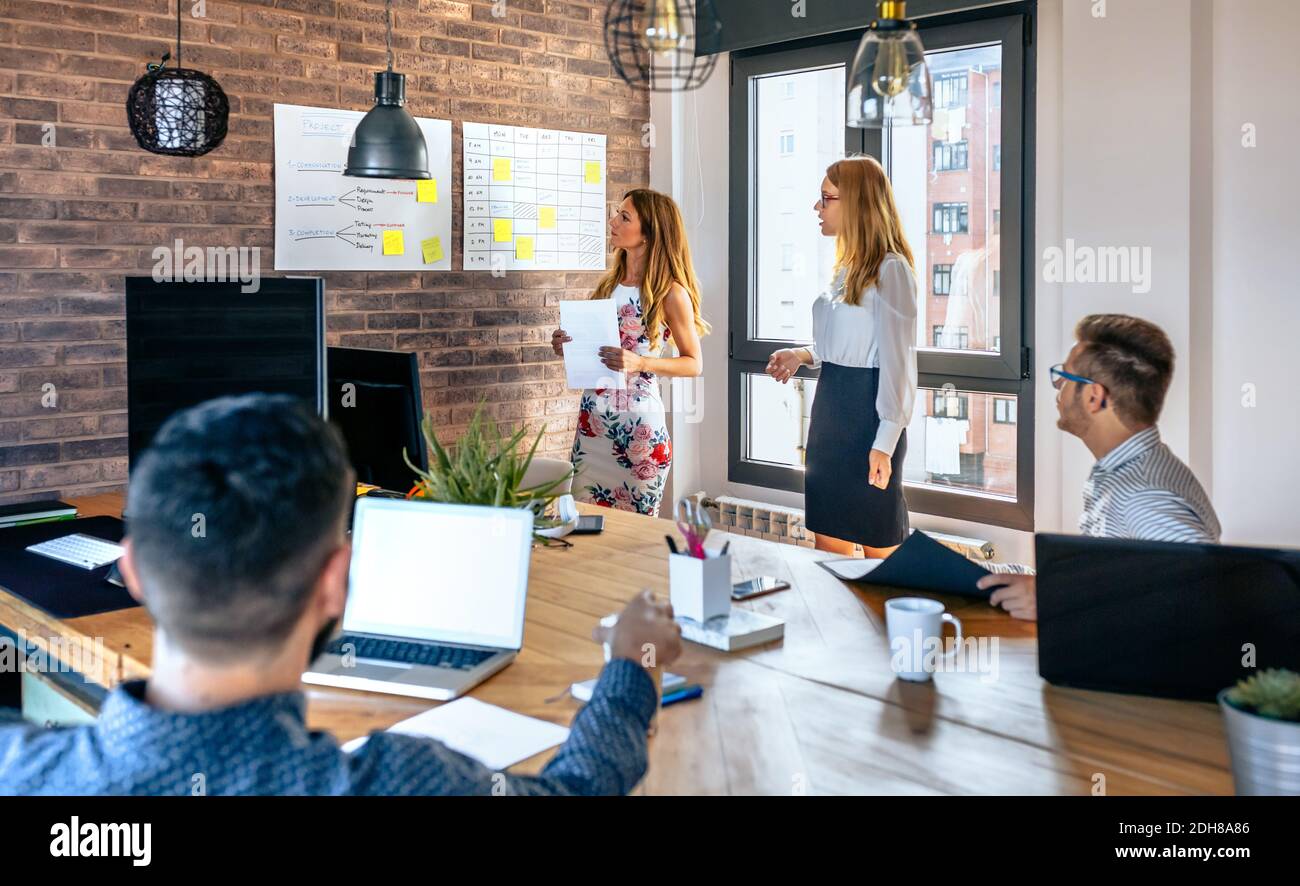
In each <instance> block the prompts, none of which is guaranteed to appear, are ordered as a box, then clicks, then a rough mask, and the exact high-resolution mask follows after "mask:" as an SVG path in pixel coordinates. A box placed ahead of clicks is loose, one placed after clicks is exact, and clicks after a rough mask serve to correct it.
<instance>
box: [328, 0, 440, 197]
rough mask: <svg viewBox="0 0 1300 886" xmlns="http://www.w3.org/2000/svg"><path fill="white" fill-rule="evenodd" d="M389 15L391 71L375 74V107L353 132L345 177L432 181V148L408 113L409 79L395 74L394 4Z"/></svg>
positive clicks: (390, 3) (388, 8)
mask: <svg viewBox="0 0 1300 886" xmlns="http://www.w3.org/2000/svg"><path fill="white" fill-rule="evenodd" d="M384 5H385V9H386V11H387V13H388V70H386V71H376V72H375V106H374V107H373V108H371V109H370V110H369V112H367V113H366V116H364V117H362V118H361V122H359V123H357V128H356V129H355V130H353V132H352V144H351V145H350V146H349V147H348V165H347V168H346V169H344V170H343V174H344V175H353V176H358V177H360V178H431V177H432V176H430V175H429V146H428V145H426V144H425V142H424V133H423V132H421V131H420V124H418V123H416V122H415V118H414V117H412V116H411V112H410V111H408V110H406V107H405V105H406V75H405V74H398V73H396V72H395V71H394V70H393V0H387V2H386V3H385V4H384Z"/></svg>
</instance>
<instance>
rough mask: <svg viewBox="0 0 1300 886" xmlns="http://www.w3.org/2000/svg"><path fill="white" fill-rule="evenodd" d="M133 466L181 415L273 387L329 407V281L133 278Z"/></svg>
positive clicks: (129, 340)
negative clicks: (253, 288)
mask: <svg viewBox="0 0 1300 886" xmlns="http://www.w3.org/2000/svg"><path fill="white" fill-rule="evenodd" d="M126 362H127V394H126V399H127V409H128V415H127V422H128V425H129V430H128V433H127V438H128V443H127V445H128V449H129V454H130V459H131V464H135V460H136V459H137V458H138V457H139V455H140V453H141V452H143V451H144V449H145V447H147V446H148V445H149V441H150V440H152V439H153V436H154V434H155V433H157V431H158V429H159V428H160V427H161V426H162V424H163V422H165V421H166V420H167V419H168V418H169V417H170V416H171V415H172V414H173V413H175V412H177V411H179V410H181V409H185V408H187V407H190V406H194V405H197V404H199V403H202V402H203V401H205V400H211V399H212V398H213V397H221V396H226V395H232V394H245V393H252V392H256V391H265V392H267V393H273V394H292V395H294V396H296V397H301V398H302V399H303V400H304V401H305V402H306V403H308V404H310V405H311V406H312V408H314V409H315V410H316V411H317V413H323V411H324V406H325V287H324V283H323V281H322V280H321V279H320V278H319V277H268V278H264V279H262V280H261V282H260V286H259V288H258V291H257V292H243V291H241V285H240V283H238V282H232V283H207V282H194V283H186V282H175V283H167V282H157V281H155V280H153V279H151V278H149V277H128V278H127V279H126Z"/></svg>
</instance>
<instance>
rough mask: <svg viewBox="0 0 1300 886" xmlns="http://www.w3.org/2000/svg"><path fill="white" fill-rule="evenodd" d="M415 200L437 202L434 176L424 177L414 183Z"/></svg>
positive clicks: (436, 187) (436, 185)
mask: <svg viewBox="0 0 1300 886" xmlns="http://www.w3.org/2000/svg"><path fill="white" fill-rule="evenodd" d="M415 201H416V202H417V203H437V202H438V180H437V179H436V178H426V179H421V180H420V181H417V182H416V183H415Z"/></svg>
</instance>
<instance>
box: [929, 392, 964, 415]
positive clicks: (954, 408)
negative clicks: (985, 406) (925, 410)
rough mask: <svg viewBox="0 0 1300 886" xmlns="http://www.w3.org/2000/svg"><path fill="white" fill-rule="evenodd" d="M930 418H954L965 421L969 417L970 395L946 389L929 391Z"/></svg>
mask: <svg viewBox="0 0 1300 886" xmlns="http://www.w3.org/2000/svg"><path fill="white" fill-rule="evenodd" d="M929 395H930V397H931V400H932V402H931V406H930V417H931V418H955V419H958V420H960V421H965V420H967V419H969V418H970V397H968V396H966V395H965V394H958V393H953V392H948V391H930V392H929Z"/></svg>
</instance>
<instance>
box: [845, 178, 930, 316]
mask: <svg viewBox="0 0 1300 886" xmlns="http://www.w3.org/2000/svg"><path fill="white" fill-rule="evenodd" d="M826 177H827V178H828V179H830V182H831V184H833V185H834V186H835V187H836V188H838V189H839V192H840V226H839V227H840V230H839V234H838V235H837V236H836V238H835V271H836V272H837V273H838V272H839V271H841V270H842V271H844V301H845V302H846V303H848V304H851V305H857V304H861V302H862V293H863V292H865V291H866V290H867V289H868V288H869V287H871V286H873V285H875V283H876V281H877V280H878V279H879V277H880V265H881V263H882V262H884V260H885V256H887V255H889V253H891V252H894V253H897V254H898V255H901V256H902V257H903V258H904V259H905V260H906V261H907V264H908V266H909V267H910V268H911V269H912V273H916V263H915V261H914V260H913V258H912V249H911V247H910V246H908V245H907V237H906V236H905V235H904V234H903V220H902V219H901V218H899V215H898V207H897V206H896V205H895V203H894V189H893V187H891V186H890V184H889V177H888V176H886V175H885V169H884V167H883V166H881V165H880V163H879V162H878V161H877V160H876V159H875V158H874V157H847V158H845V159H843V160H839V161H837V162H835V163H832V164H831V165H830V166H829V167H828V168H827V170H826Z"/></svg>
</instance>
